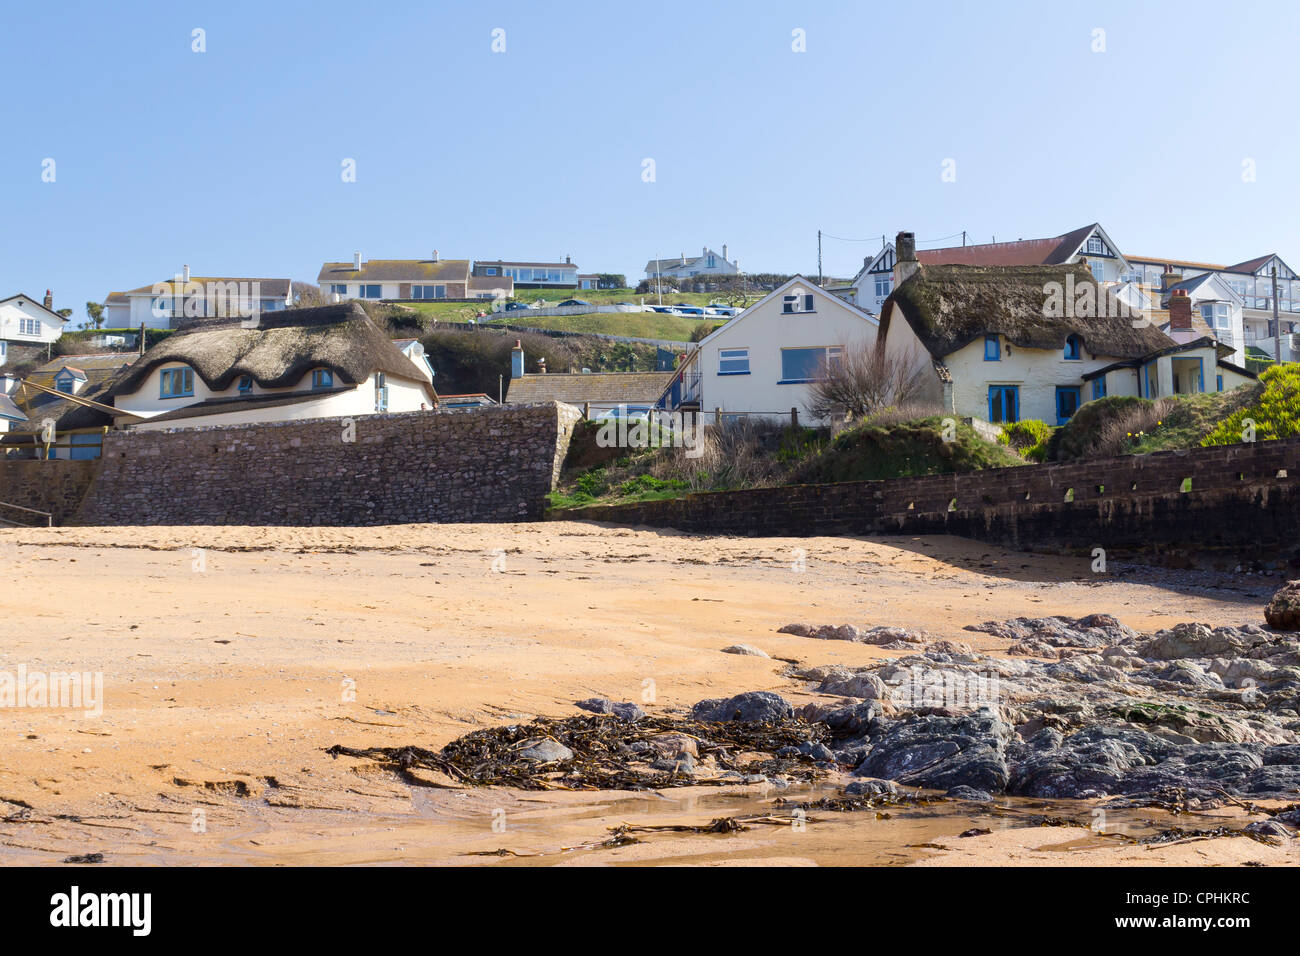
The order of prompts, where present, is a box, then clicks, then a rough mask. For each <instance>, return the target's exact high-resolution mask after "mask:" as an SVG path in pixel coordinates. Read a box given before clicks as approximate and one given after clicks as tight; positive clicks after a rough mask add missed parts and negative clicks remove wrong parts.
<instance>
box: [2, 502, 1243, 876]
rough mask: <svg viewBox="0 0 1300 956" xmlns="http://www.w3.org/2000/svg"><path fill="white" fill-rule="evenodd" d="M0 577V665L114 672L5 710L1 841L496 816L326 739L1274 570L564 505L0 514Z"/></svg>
mask: <svg viewBox="0 0 1300 956" xmlns="http://www.w3.org/2000/svg"><path fill="white" fill-rule="evenodd" d="M192 549H201V550H199V551H195V550H192ZM494 563H495V568H496V570H494ZM797 566H802V567H803V570H802V571H799V570H796V567H797ZM1112 570H1113V571H1114V570H1115V569H1112ZM1120 570H1121V572H1122V569H1120ZM0 573H3V575H4V578H3V579H4V580H7V581H11V582H17V586H16V587H11V588H8V589H6V590H5V592H4V593H3V595H0V609H2V610H3V618H2V620H3V621H4V625H3V628H4V630H3V640H0V671H9V672H15V671H16V670H17V669H18V668H19V667H20V666H26V667H27V668H28V669H29V670H77V671H89V672H101V673H102V674H103V680H104V686H105V690H104V696H105V701H104V705H103V713H102V716H98V717H86V716H83V715H82V714H81V712H80V711H73V710H54V709H49V708H45V709H37V708H27V707H13V708H10V707H0V746H2V748H3V749H2V751H0V752H2V753H3V760H0V800H3V801H6V802H7V803H8V806H6V805H5V804H4V803H0V813H6V814H7V816H8V819H7V820H5V821H3V822H0V860H6V859H7V860H11V861H12V860H35V861H57V860H58V859H61V858H62V857H63V856H64V855H67V854H69V853H82V852H88V851H92V850H103V851H104V852H105V853H106V854H107V855H108V856H109V857H110V860H113V859H116V860H117V861H119V862H135V861H139V862H160V861H184V860H186V859H193V860H196V861H200V860H218V859H228V860H241V861H257V860H266V861H272V860H274V861H282V860H285V859H290V860H295V861H305V860H306V859H308V858H309V857H310V858H311V859H313V860H314V859H317V858H322V859H326V860H329V861H330V862H346V861H350V860H356V859H365V858H370V857H368V856H367V853H368V852H369V849H368V848H370V847H371V844H373V842H374V841H373V839H372V840H370V843H369V844H368V843H367V839H368V838H366V837H365V836H363V835H361V834H362V833H363V831H366V832H368V831H367V828H368V827H371V826H374V827H376V828H378V829H379V831H380V832H384V831H383V827H384V826H388V825H389V824H391V823H392V822H393V821H398V824H397V825H400V822H401V821H403V820H408V821H409V820H413V819H425V818H428V817H429V816H430V814H432V816H433V817H435V818H436V817H438V815H439V814H442V815H443V816H446V815H447V814H448V813H450V810H449V809H448V808H449V807H454V806H464V807H466V808H469V807H471V806H472V807H474V809H473V810H472V811H471V810H469V809H466V810H465V812H464V813H462V814H461V816H462V817H464V818H465V819H467V820H470V819H472V820H474V821H475V822H474V823H473V824H472V826H473V827H474V828H481V827H482V825H483V823H482V818H483V814H486V813H488V812H489V811H488V810H486V809H484V808H485V807H487V806H488V804H489V803H492V800H489V801H488V802H487V803H484V801H483V800H482V799H480V797H479V796H477V795H470V796H465V795H459V794H458V795H455V796H454V798H453V797H450V796H447V795H446V792H445V791H436V792H432V793H434V794H435V795H436V796H437V797H438V800H440V801H441V802H437V801H434V804H430V802H429V801H430V796H429V795H430V793H431V792H430V791H420V790H417V791H415V792H414V793H413V792H412V791H411V789H410V788H408V787H407V786H405V785H403V784H401V783H398V782H396V781H394V780H393V779H392V778H391V776H390V775H387V774H379V773H375V772H373V770H371V769H368V768H366V767H365V766H363V765H362V762H360V761H355V760H348V759H341V760H334V759H331V758H330V757H329V756H328V755H326V754H325V753H324V750H325V748H327V747H329V746H330V745H331V744H333V743H336V742H341V743H345V744H348V745H351V746H389V745H398V744H405V743H420V744H423V745H425V746H440V745H442V744H444V743H446V742H447V741H448V740H450V739H452V738H453V737H456V736H458V735H459V734H462V733H464V732H466V731H467V730H470V729H473V728H474V727H477V726H483V725H488V724H495V723H502V722H506V721H509V720H511V719H514V718H515V717H516V716H526V715H533V714H550V715H563V714H569V713H572V712H573V710H572V707H571V702H572V701H573V700H575V699H578V698H582V697H588V696H591V695H593V694H601V695H607V696H610V697H614V698H616V699H621V700H622V699H630V700H638V701H641V700H646V701H648V703H647V706H649V707H651V708H653V709H659V710H662V709H671V708H680V707H686V706H689V705H690V704H692V703H694V702H695V701H696V700H699V699H700V698H703V697H710V696H721V695H725V694H730V693H736V692H739V691H743V690H757V689H774V690H780V691H781V692H782V693H784V694H786V695H787V696H789V697H791V698H793V699H796V700H798V699H799V698H800V696H801V694H802V691H801V689H800V688H798V687H796V686H794V685H792V684H791V683H790V682H789V681H787V680H786V679H785V678H783V677H781V676H780V675H779V671H780V670H781V667H782V666H783V665H782V664H781V663H780V662H779V661H770V660H763V659H759V658H751V657H742V656H736V655H729V654H722V653H720V650H721V648H723V647H725V646H727V645H729V644H733V643H738V642H746V643H750V644H755V645H757V646H759V647H761V648H763V649H764V650H766V651H767V652H768V653H770V654H772V655H774V656H778V657H784V658H797V659H800V660H802V661H804V662H807V663H813V664H825V663H834V662H842V663H846V664H861V663H866V662H867V661H869V660H870V659H872V658H873V657H881V656H895V655H896V652H888V651H882V650H880V649H879V648H874V647H866V646H860V645H853V644H846V643H840V642H823V641H810V640H807V639H803V638H798V637H793V636H789V635H782V634H777V633H776V629H777V628H778V627H780V626H781V625H783V624H786V623H789V622H791V621H796V620H802V621H808V622H811V623H843V622H852V623H868V624H876V623H888V624H898V625H903V626H907V627H923V628H927V629H929V630H931V631H933V632H934V633H935V634H936V635H939V636H944V637H951V638H957V639H960V640H964V641H967V642H968V643H970V644H972V645H973V646H975V647H977V648H982V649H986V650H996V649H998V648H999V647H1000V642H998V641H997V640H996V639H993V638H990V637H987V636H984V635H976V634H972V633H970V632H965V631H963V630H962V627H963V625H965V624H968V623H976V622H979V621H984V620H989V619H1000V618H1006V617H1014V616H1018V615H1043V614H1055V613H1061V614H1071V615H1079V614H1084V613H1090V612H1094V611H1108V612H1110V613H1114V614H1116V615H1117V616H1118V617H1120V619H1121V620H1122V621H1124V623H1126V624H1129V625H1131V626H1134V627H1137V628H1142V629H1149V628H1155V627H1158V626H1163V625H1168V624H1172V623H1175V622H1178V621H1183V620H1192V619H1195V620H1203V621H1207V622H1209V623H1212V624H1219V623H1241V622H1244V621H1257V620H1259V608H1260V604H1261V601H1260V598H1261V595H1262V594H1263V593H1264V591H1265V590H1267V588H1266V587H1265V586H1264V585H1262V584H1257V585H1255V586H1254V587H1253V590H1252V589H1247V590H1242V591H1231V590H1218V591H1216V590H1210V589H1197V588H1190V589H1189V588H1188V587H1186V586H1185V585H1184V584H1182V583H1180V580H1176V579H1175V577H1174V576H1173V575H1167V574H1164V575H1162V574H1154V575H1147V574H1144V575H1143V576H1144V577H1145V578H1147V580H1140V581H1139V580H1127V581H1126V580H1123V579H1122V576H1123V575H1122V573H1121V574H1112V575H1110V576H1107V577H1105V578H1102V577H1099V576H1098V575H1094V574H1092V573H1091V572H1090V570H1089V562H1088V561H1086V560H1082V559H1078V558H1068V559H1067V558H1058V557H1051V556H1042V555H1026V554H1020V553H1016V552H1008V551H1003V550H1000V549H996V548H991V547H989V546H986V545H982V544H979V543H976V542H970V541H964V540H960V539H952V538H928V539H904V538H899V539H880V540H867V539H850V538H806V539H758V538H698V537H690V536H684V535H677V534H673V533H658V532H652V531H631V530H626V529H611V528H602V527H598V526H593V525H582V524H575V523H542V524H525V525H446V526H435V525H408V526H398V527H386V528H359V529H358V528H343V529H332V528H331V529H298V528H125V529H121V528H104V529H76V528H66V529H53V530H21V531H19V530H13V531H0ZM353 693H354V694H355V700H351V699H349V697H350V695H351V694H353ZM651 698H652V699H651ZM517 797H518V795H494V797H493V800H495V801H496V805H498V806H499V805H501V804H502V803H503V802H505V803H510V802H511V801H514V800H515V799H516V798H517ZM457 801H463V802H461V803H457ZM512 805H513V804H512ZM196 810H199V811H202V817H203V822H204V823H205V825H206V831H207V832H205V833H194V832H192V829H193V828H192V826H191V824H192V821H193V819H194V815H195V811H196ZM331 811H333V812H331ZM340 811H346V812H340ZM60 814H63V815H74V816H76V817H78V818H79V820H69V819H60V818H59V816H58V815H60ZM344 832H346V833H351V834H354V836H353V837H352V838H350V839H351V844H357V845H356V846H354V847H353V849H351V850H349V849H348V847H349V845H351V844H349V841H348V840H344V839H343V837H342V836H341V834H343V833H344ZM476 832H477V831H476ZM312 834H315V835H316V836H315V837H313V836H312ZM493 840H495V843H494V842H493ZM538 840H539V841H542V842H544V839H543V838H542V837H540V836H539V837H538ZM483 841H484V842H485V843H490V844H492V845H493V846H497V845H500V843H501V838H500V837H499V836H496V835H495V834H493V833H491V832H490V831H489V832H488V834H487V836H486V837H484V838H483ZM436 842H437V841H433V843H436ZM986 842H988V843H989V846H988V847H986V848H985V850H984V852H985V853H986V854H992V855H993V856H1003V855H1006V854H1008V853H1009V852H1010V851H1009V849H1008V848H1006V847H1004V846H1002V845H1001V844H999V843H998V841H986ZM1220 842H1223V841H1220ZM308 844H310V845H311V850H310V852H308V851H307V850H304V849H303V848H304V846H306V845H308ZM471 844H472V845H475V846H477V845H478V843H477V842H475V841H474V840H470V841H469V844H467V845H471ZM430 847H431V848H430V850H429V854H428V855H427V856H426V858H435V857H437V855H438V853H444V854H445V852H446V848H445V847H443V848H441V849H437V848H435V847H433V845H432V844H431V845H430ZM435 850H436V852H435ZM321 854H324V856H323V857H321ZM331 854H332V855H331ZM785 855H786V856H788V854H785ZM801 858H802V857H801Z"/></svg>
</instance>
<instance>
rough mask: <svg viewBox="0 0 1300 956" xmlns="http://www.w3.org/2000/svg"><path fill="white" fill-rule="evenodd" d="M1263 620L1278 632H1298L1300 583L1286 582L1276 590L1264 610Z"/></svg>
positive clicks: (1299, 622)
mask: <svg viewBox="0 0 1300 956" xmlns="http://www.w3.org/2000/svg"><path fill="white" fill-rule="evenodd" d="M1264 620H1266V621H1268V626H1269V627H1271V628H1273V629H1275V630H1278V631H1300V581H1288V582H1287V583H1286V584H1284V585H1282V586H1281V587H1280V588H1278V589H1277V592H1276V593H1275V594H1274V595H1273V600H1271V601H1269V602H1268V606H1267V607H1265V608H1264Z"/></svg>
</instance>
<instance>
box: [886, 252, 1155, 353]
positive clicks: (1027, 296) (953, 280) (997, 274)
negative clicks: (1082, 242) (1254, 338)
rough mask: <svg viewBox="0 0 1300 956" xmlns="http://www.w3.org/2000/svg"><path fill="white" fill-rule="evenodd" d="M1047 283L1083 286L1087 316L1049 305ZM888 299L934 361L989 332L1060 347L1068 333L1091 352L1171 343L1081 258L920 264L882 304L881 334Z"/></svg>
mask: <svg viewBox="0 0 1300 956" xmlns="http://www.w3.org/2000/svg"><path fill="white" fill-rule="evenodd" d="M1049 283H1056V284H1057V287H1058V288H1069V287H1072V288H1073V289H1074V297H1075V301H1077V300H1078V296H1079V295H1081V294H1084V292H1085V290H1086V291H1087V292H1088V293H1089V294H1090V295H1091V296H1092V301H1093V302H1095V303H1096V304H1097V305H1096V307H1095V308H1093V309H1091V310H1089V312H1090V314H1089V316H1088V317H1078V316H1070V315H1065V314H1063V313H1064V312H1065V311H1066V310H1064V309H1058V310H1053V309H1049V308H1048V305H1049V294H1048V289H1049ZM1070 283H1072V285H1070ZM1088 287H1091V288H1090V289H1088ZM891 303H892V304H894V305H897V306H898V309H899V311H901V312H902V314H903V317H904V318H905V319H906V320H907V322H908V324H909V325H910V326H911V327H912V330H913V331H914V332H915V333H916V336H917V338H919V339H920V340H921V344H922V345H924V346H925V348H926V349H927V350H928V351H929V352H930V355H931V356H932V357H933V358H934V359H935V360H936V361H941V360H942V359H943V358H944V356H947V355H950V354H951V353H953V352H955V351H957V350H958V349H960V348H962V347H963V346H965V345H967V344H969V343H970V342H973V341H975V340H976V339H979V338H982V337H983V336H984V335H986V334H992V333H997V334H999V335H1002V336H1004V337H1005V338H1006V339H1007V340H1008V341H1010V342H1011V343H1012V344H1014V345H1018V346H1021V347H1022V348H1032V349H1062V348H1064V347H1065V340H1066V339H1067V338H1068V337H1069V336H1070V335H1072V334H1074V335H1078V336H1079V338H1080V339H1081V340H1082V342H1083V346H1084V348H1085V349H1087V351H1088V352H1090V353H1092V354H1093V355H1111V356H1115V357H1116V358H1137V357H1138V356H1141V355H1146V354H1147V353H1149V352H1155V351H1158V350H1160V349H1163V348H1168V347H1169V346H1170V345H1172V344H1173V341H1172V340H1171V339H1170V338H1169V336H1167V335H1165V334H1164V333H1163V332H1161V331H1160V330H1159V329H1157V328H1155V326H1153V325H1151V324H1139V326H1138V327H1137V328H1135V327H1134V318H1133V312H1132V310H1131V308H1130V307H1129V306H1127V305H1126V304H1124V303H1122V302H1120V301H1119V300H1118V299H1116V298H1115V296H1114V295H1112V294H1111V293H1110V291H1109V290H1107V289H1106V288H1105V287H1104V286H1101V285H1099V284H1098V283H1097V281H1096V280H1095V279H1094V278H1093V277H1092V273H1091V272H1089V271H1088V269H1087V267H1086V266H1084V265H1081V264H1076V265H1050V266H960V265H947V266H927V265H922V266H921V267H919V268H918V269H917V271H916V272H915V273H914V274H913V275H911V276H910V277H908V279H907V280H906V281H905V282H903V283H902V284H901V285H900V286H899V287H898V288H897V289H895V290H894V292H893V293H892V294H891V295H890V296H889V298H888V299H887V300H886V302H885V305H884V306H883V307H882V308H881V315H882V321H881V334H882V335H883V334H886V331H887V329H888V323H889V321H890V319H891V310H890V308H889V306H890V304H891ZM1071 311H1072V310H1071Z"/></svg>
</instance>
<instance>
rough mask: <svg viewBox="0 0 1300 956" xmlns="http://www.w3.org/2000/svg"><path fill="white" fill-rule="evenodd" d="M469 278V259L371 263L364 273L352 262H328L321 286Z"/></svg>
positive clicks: (319, 279) (363, 265) (363, 267)
mask: <svg viewBox="0 0 1300 956" xmlns="http://www.w3.org/2000/svg"><path fill="white" fill-rule="evenodd" d="M468 278H469V260H468V259H436V260H435V259H370V260H367V261H366V262H363V263H361V268H360V270H357V269H354V268H352V263H350V262H327V263H325V264H324V265H323V266H321V267H320V275H319V276H317V277H316V281H317V282H352V281H361V282H383V281H384V280H389V281H392V282H412V281H417V280H418V281H428V280H430V279H433V280H439V281H443V282H463V281H464V280H466V279H468Z"/></svg>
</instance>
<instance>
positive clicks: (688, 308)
mask: <svg viewBox="0 0 1300 956" xmlns="http://www.w3.org/2000/svg"><path fill="white" fill-rule="evenodd" d="M673 308H675V309H676V310H677V312H678V314H679V315H701V316H702V315H704V309H703V308H702V307H701V306H698V305H687V304H686V303H685V302H678V303H677V305H675V306H674V307H673Z"/></svg>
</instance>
